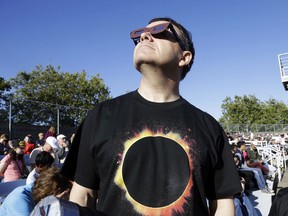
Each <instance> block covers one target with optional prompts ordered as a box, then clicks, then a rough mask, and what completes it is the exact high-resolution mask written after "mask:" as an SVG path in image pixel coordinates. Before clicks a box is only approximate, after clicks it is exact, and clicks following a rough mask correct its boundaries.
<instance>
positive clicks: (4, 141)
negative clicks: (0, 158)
mask: <svg viewBox="0 0 288 216" xmlns="http://www.w3.org/2000/svg"><path fill="white" fill-rule="evenodd" d="M8 141H9V139H8V136H7V135H6V134H2V135H1V136H0V155H6V154H7V153H8V152H9V150H10V149H11V148H10V146H9V145H8Z"/></svg>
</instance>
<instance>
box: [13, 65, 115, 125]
mask: <svg viewBox="0 0 288 216" xmlns="http://www.w3.org/2000/svg"><path fill="white" fill-rule="evenodd" d="M10 82H11V86H12V87H13V92H14V95H13V120H14V121H16V122H21V123H29V124H34V125H35V124H36V125H37V124H42V125H43V124H44V125H52V124H56V122H57V110H59V114H60V115H59V118H60V121H59V122H60V125H61V126H66V125H69V126H77V125H78V124H79V122H80V121H81V120H82V118H83V114H84V113H86V111H87V110H88V109H91V108H92V107H93V106H95V105H96V104H97V103H100V102H102V101H104V100H106V99H109V98H110V96H109V94H110V92H109V89H108V87H106V86H105V84H104V82H103V80H102V79H101V78H100V77H99V75H98V74H97V75H95V76H92V77H91V78H90V79H89V80H88V79H87V74H86V72H85V71H82V72H80V73H73V74H72V73H68V72H60V67H58V68H56V69H55V68H54V67H53V66H51V65H48V66H46V67H45V68H43V67H42V66H41V65H38V66H36V68H35V69H34V70H32V72H25V71H21V72H19V73H18V74H17V76H16V77H15V78H12V79H11V80H10Z"/></svg>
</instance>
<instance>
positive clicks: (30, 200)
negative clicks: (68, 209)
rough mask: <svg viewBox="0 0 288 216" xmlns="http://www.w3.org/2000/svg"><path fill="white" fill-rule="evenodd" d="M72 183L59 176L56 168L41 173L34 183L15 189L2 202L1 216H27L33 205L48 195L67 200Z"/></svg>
mask: <svg viewBox="0 0 288 216" xmlns="http://www.w3.org/2000/svg"><path fill="white" fill-rule="evenodd" d="M71 187H72V183H71V182H70V181H69V180H68V179H66V178H65V177H64V176H62V175H61V174H60V170H59V169H58V168H57V167H51V168H49V169H47V170H46V171H45V172H42V173H41V174H40V176H39V177H38V179H36V181H35V183H34V184H33V183H32V184H28V185H24V186H20V187H17V188H16V189H14V190H13V191H12V192H11V193H10V194H9V195H8V196H7V197H6V199H5V200H4V202H3V204H2V205H1V208H0V215H1V216H6V215H7V216H10V215H22V216H26V215H27V216H29V215H30V213H31V212H32V210H33V208H34V207H35V205H36V204H37V203H38V202H39V201H40V200H41V199H43V198H45V197H46V196H49V195H54V196H56V197H60V198H65V199H67V198H68V196H69V193H70V189H71Z"/></svg>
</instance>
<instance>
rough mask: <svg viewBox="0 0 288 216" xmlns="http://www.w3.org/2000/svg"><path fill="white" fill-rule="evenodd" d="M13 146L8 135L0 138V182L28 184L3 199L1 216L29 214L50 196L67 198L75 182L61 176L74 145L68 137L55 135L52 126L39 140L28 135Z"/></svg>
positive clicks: (0, 209) (39, 136)
mask: <svg viewBox="0 0 288 216" xmlns="http://www.w3.org/2000/svg"><path fill="white" fill-rule="evenodd" d="M11 143H12V142H10V140H9V138H8V136H7V135H6V134H2V135H1V136H0V156H1V159H0V180H1V183H5V182H12V181H16V180H20V179H26V185H23V186H20V187H18V188H17V189H15V190H14V191H13V192H11V193H10V194H9V195H8V196H7V197H6V198H4V202H3V203H2V205H1V207H0V215H30V213H31V212H32V210H33V208H34V207H35V205H36V204H37V203H38V202H39V201H40V200H41V199H42V198H44V197H46V196H49V195H54V196H56V197H59V198H62V199H68V197H69V196H68V195H69V194H70V189H71V187H72V182H71V181H69V180H68V179H67V178H65V177H64V176H62V175H61V174H60V168H61V166H62V164H63V162H64V161H65V158H66V156H67V154H68V152H69V148H70V145H71V140H69V139H68V138H67V136H65V135H63V134H56V133H55V128H54V127H51V128H50V129H49V130H48V131H47V132H46V134H44V133H42V132H40V133H39V134H38V137H37V139H33V137H32V135H31V134H27V135H26V136H25V137H24V138H23V140H19V142H18V143H17V144H16V146H15V144H14V146H13V145H12V144H11ZM25 158H26V160H25ZM1 183H0V184H1Z"/></svg>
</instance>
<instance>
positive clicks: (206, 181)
mask: <svg viewBox="0 0 288 216" xmlns="http://www.w3.org/2000/svg"><path fill="white" fill-rule="evenodd" d="M74 140H75V142H73V144H72V146H71V149H70V152H69V154H68V157H67V158H66V161H65V164H64V166H63V169H62V173H63V174H64V175H66V176H67V177H70V178H71V179H74V177H75V181H76V182H77V183H78V184H80V185H82V186H84V187H87V188H90V189H95V190H98V202H97V210H99V211H103V212H105V213H106V214H108V215H208V210H207V206H206V198H207V199H209V200H213V199H221V198H226V197H229V196H232V195H234V194H236V193H239V192H241V186H240V182H239V175H238V173H237V171H236V168H235V164H234V161H233V158H232V154H231V151H230V146H229V143H228V140H227V137H226V134H225V132H224V131H223V129H222V128H221V126H220V125H219V124H218V122H217V121H216V120H215V119H214V118H212V117H211V116H210V115H208V114H207V113H205V112H203V111H201V110H199V109H197V108H196V107H194V106H193V105H191V104H190V103H188V102H187V101H186V100H184V99H183V98H180V99H179V100H177V101H174V102H168V103H153V102H149V101H147V100H145V99H144V98H142V97H141V96H140V94H139V93H138V92H137V91H135V92H132V93H128V94H126V95H123V96H120V97H117V98H115V99H112V100H108V101H105V102H103V103H101V104H99V105H97V106H96V107H95V108H94V109H93V110H91V111H90V112H89V114H88V115H87V117H86V118H85V120H84V122H83V123H82V125H81V126H80V127H79V130H78V132H77V133H76V136H75V139H74ZM76 164H77V165H76ZM75 169H76V173H75ZM74 173H75V176H74Z"/></svg>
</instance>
